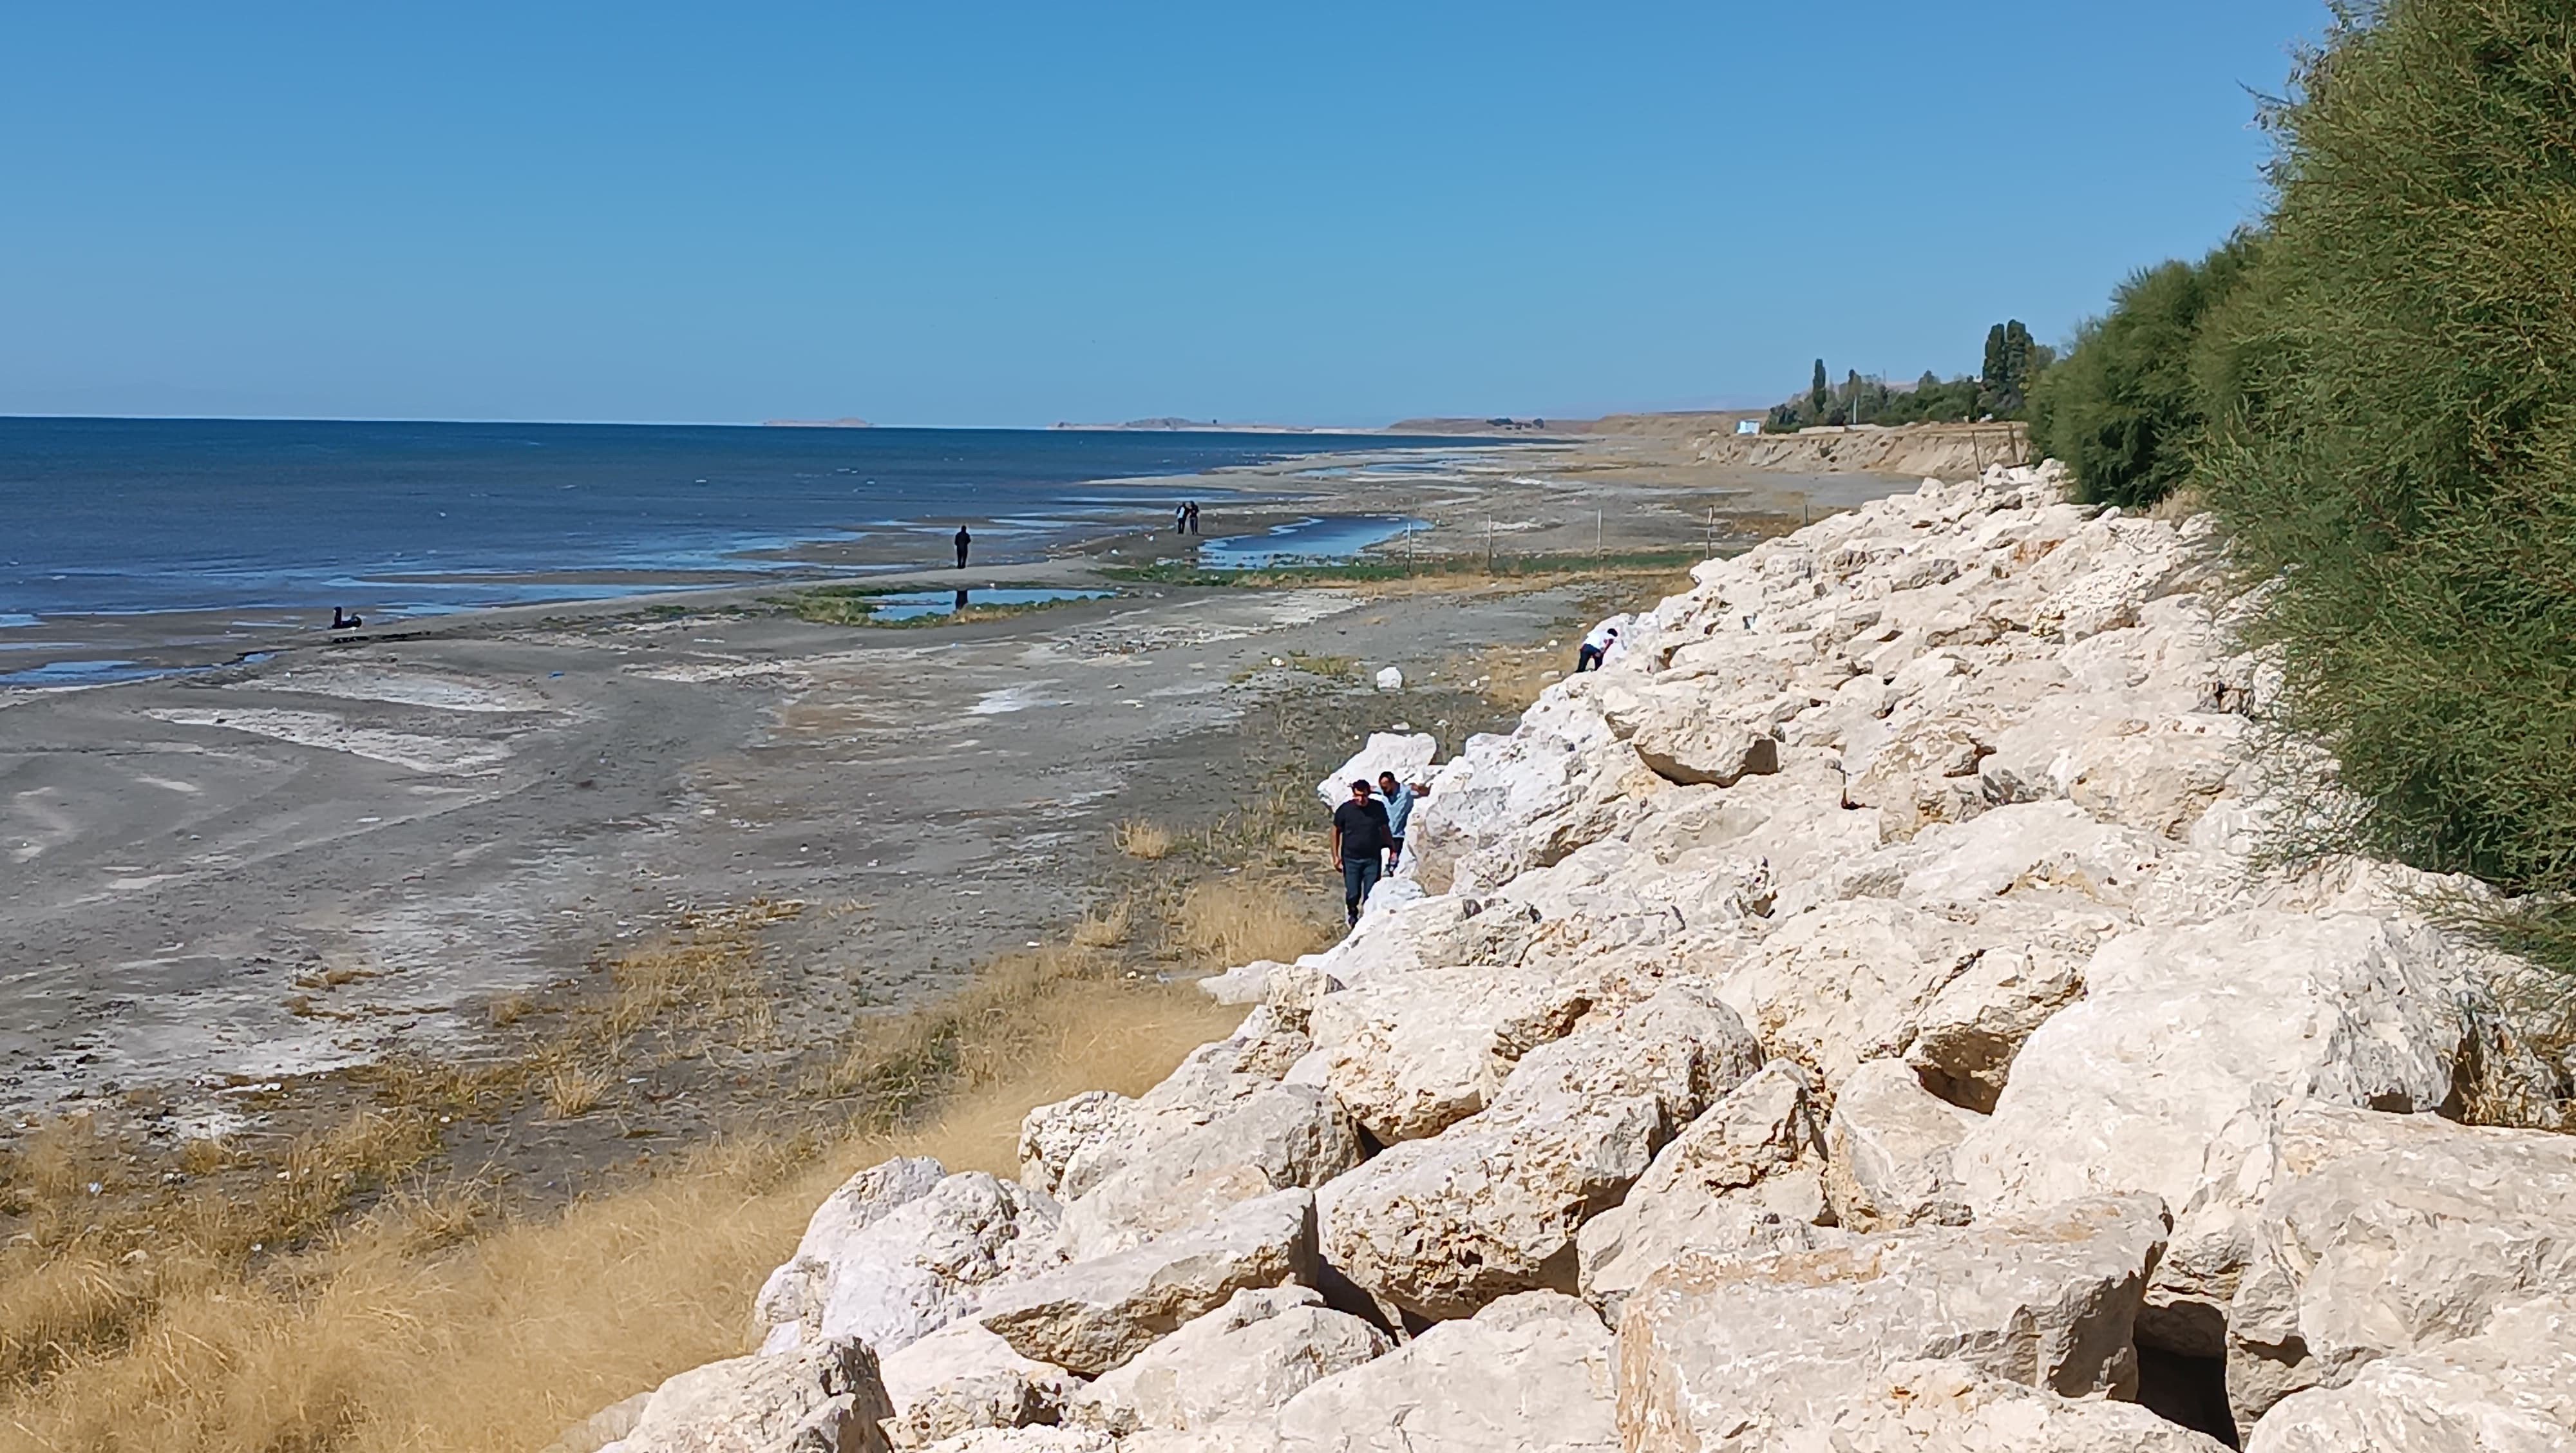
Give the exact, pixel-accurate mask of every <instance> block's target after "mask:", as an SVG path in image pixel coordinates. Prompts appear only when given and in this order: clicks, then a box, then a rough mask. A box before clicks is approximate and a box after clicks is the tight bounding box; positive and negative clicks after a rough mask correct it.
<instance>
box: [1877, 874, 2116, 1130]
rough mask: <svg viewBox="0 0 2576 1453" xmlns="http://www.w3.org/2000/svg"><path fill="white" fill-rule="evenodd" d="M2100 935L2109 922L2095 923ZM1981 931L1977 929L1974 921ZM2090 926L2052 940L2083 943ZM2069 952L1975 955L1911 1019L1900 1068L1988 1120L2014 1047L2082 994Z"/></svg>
mask: <svg viewBox="0 0 2576 1453" xmlns="http://www.w3.org/2000/svg"><path fill="white" fill-rule="evenodd" d="M2096 921H2097V922H2099V923H2100V925H2101V927H2102V928H2103V929H2104V930H2106V931H2107V930H2108V929H2109V928H2110V926H2111V921H2110V920H2109V919H2100V920H2096ZM1981 926H1982V922H1981ZM2089 926H2090V924H2084V925H2079V926H2077V929H2076V931H2075V932H2074V933H2068V934H2061V935H2058V937H2059V938H2060V939H2061V940H2063V939H2065V938H2074V939H2078V940H2079V941H2080V940H2083V939H2087V938H2089V937H2090V935H2089V934H2085V933H2083V932H2082V929H2083V928H2084V927H2089ZM2087 957H2090V954H2089V952H2088V953H2086V954H2080V955H2079V954H2077V953H2074V952H2070V951H2069V947H2068V946H2064V945H2063V944H2062V942H2061V943H2052V942H2049V941H2047V939H2046V938H2035V939H2033V938H2024V939H2022V940H2021V941H2018V942H2013V943H2006V944H1997V945H1994V946H1992V947H1989V948H1986V949H1983V950H1981V951H1979V953H1978V954H1977V956H1976V958H1975V959H1973V960H1971V961H1970V962H1969V963H1968V965H1967V966H1966V967H1965V968H1963V969H1961V970H1960V971H1959V972H1958V973H1957V974H1956V975H1955V976H1953V977H1952V978H1951V979H1950V981H1949V982H1947V983H1945V984H1943V985H1942V986H1941V987H1940V988H1939V989H1937V990H1935V991H1934V992H1933V995H1932V998H1931V999H1930V1001H1929V1002H1927V1003H1925V1004H1924V1005H1923V1007H1922V1009H1921V1010H1920V1011H1919V1012H1918V1013H1917V1014H1916V1015H1915V1016H1914V1040H1913V1042H1912V1043H1911V1044H1909V1045H1907V1046H1906V1048H1905V1062H1906V1063H1907V1064H1909V1065H1912V1066H1913V1067H1914V1069H1915V1071H1916V1072H1917V1073H1918V1074H1920V1075H1921V1076H1922V1077H1923V1079H1924V1081H1925V1082H1926V1084H1927V1085H1937V1086H1939V1087H1940V1088H1939V1094H1940V1096H1941V1098H1942V1099H1945V1100H1948V1101H1949V1102H1950V1103H1952V1104H1954V1105H1958V1106H1960V1107H1962V1108H1964V1109H1969V1110H1974V1111H1976V1112H1977V1113H1979V1114H1981V1115H1983V1114H1990V1113H1992V1112H1993V1110H1994V1108H1995V1102H1996V1101H1997V1100H1998V1099H2001V1098H2002V1096H2003V1092H2004V1085H2005V1083H2006V1082H2007V1081H2008V1080H2010V1079H2011V1077H2012V1063H2013V1059H2014V1057H2015V1056H2017V1055H2019V1054H2020V1053H2021V1047H2022V1045H2023V1044H2024V1043H2026V1042H2027V1041H2028V1040H2029V1039H2030V1037H2031V1036H2032V1035H2033V1034H2036V1033H2037V1032H2038V1031H2039V1027H2040V1026H2041V1025H2043V1024H2045V1023H2047V1022H2048V1021H2049V1019H2050V1017H2051V1016H2053V1015H2055V1014H2056V1013H2057V1011H2058V1010H2060V1009H2063V1008H2065V1007H2066V1006H2067V1005H2069V1004H2072V1003H2074V1002H2075V1001H2076V1000H2077V999H2079V998H2082V997H2083V995H2084V960H2085V959H2086V958H2087Z"/></svg>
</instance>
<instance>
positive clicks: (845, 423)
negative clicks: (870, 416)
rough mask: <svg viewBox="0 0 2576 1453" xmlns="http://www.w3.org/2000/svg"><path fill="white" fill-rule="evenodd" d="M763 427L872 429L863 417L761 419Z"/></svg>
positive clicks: (873, 426) (872, 426) (871, 425)
mask: <svg viewBox="0 0 2576 1453" xmlns="http://www.w3.org/2000/svg"><path fill="white" fill-rule="evenodd" d="M760 427H762V428H764V429H873V428H875V427H876V425H874V424H871V423H869V422H868V421H867V420H865V419H763V420H761V421H760Z"/></svg>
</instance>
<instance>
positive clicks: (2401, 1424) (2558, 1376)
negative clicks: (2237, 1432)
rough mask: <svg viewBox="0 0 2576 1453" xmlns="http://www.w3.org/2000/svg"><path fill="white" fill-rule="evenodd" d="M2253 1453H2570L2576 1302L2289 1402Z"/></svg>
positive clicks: (2574, 1419) (2507, 1321)
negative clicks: (2360, 1451) (2358, 1452)
mask: <svg viewBox="0 0 2576 1453" xmlns="http://www.w3.org/2000/svg"><path fill="white" fill-rule="evenodd" d="M2245 1449H2246V1453H2354V1450H2358V1449H2368V1450H2370V1453H2567V1450H2569V1449H2576V1304H2570V1303H2568V1302H2564V1301H2559V1302H2543V1303H2535V1304H2532V1305H2528V1306H2522V1307H2512V1308H2508V1309H2506V1310H2504V1311H2501V1312H2498V1313H2497V1314H2496V1315H2495V1316H2494V1318H2493V1319H2491V1320H2490V1321H2489V1322H2488V1324H2487V1329H2486V1330H2485V1331H2483V1332H2481V1333H2479V1334H2478V1335H2477V1336H2475V1337H2469V1338H2464V1339H2462V1340H2460V1341H2457V1342H2448V1343H2445V1344H2443V1345H2442V1346H2440V1347H2438V1348H2435V1349H2432V1350H2430V1351H2424V1352H2416V1353H2411V1354H2408V1355H2405V1356H2399V1357H2387V1358H2382V1359H2381V1360H2379V1361H2377V1362H2373V1363H2371V1364H2370V1365H2369V1366H2367V1367H2364V1368H2362V1369H2361V1371H2360V1372H2359V1373H2357V1374H2355V1375H2354V1377H2353V1379H2352V1380H2351V1381H2350V1382H2348V1383H2346V1384H2344V1385H2343V1386H2341V1387H2336V1388H2316V1389H2311V1390H2310V1391H2307V1392H2302V1393H2297V1394H2294V1395H2292V1396H2291V1397H2288V1398H2286V1399H2284V1400H2282V1402H2281V1403H2280V1404H2279V1405H2278V1406H2276V1407H2274V1408H2273V1409H2272V1410H2271V1411H2270V1412H2269V1413H2266V1414H2265V1415H2264V1417H2263V1421H2261V1422H2259V1423H2257V1424H2255V1425H2254V1431H2253V1434H2252V1436H2250V1437H2249V1438H2247V1439H2246V1441H2245Z"/></svg>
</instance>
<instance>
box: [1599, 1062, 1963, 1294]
mask: <svg viewBox="0 0 2576 1453" xmlns="http://www.w3.org/2000/svg"><path fill="white" fill-rule="evenodd" d="M1945 1108H1946V1107H1945ZM1824 1162H1825V1155H1824V1137H1823V1135H1822V1133H1821V1132H1820V1130H1819V1129H1818V1127H1817V1124H1816V1113H1815V1106H1814V1104H1813V1101H1812V1098H1811V1095H1810V1091H1809V1086H1808V1080H1807V1075H1806V1072H1805V1071H1803V1070H1801V1069H1799V1068H1798V1067H1797V1066H1796V1065H1794V1064H1791V1063H1790V1062H1788V1061H1787V1060H1773V1061H1772V1062H1771V1063H1770V1064H1768V1065H1765V1066H1763V1067H1762V1070H1761V1072H1760V1073H1759V1074H1756V1075H1755V1076H1754V1077H1753V1078H1751V1079H1749V1080H1746V1081H1745V1082H1744V1083H1743V1084H1740V1085H1738V1086H1736V1087H1735V1088H1734V1089H1733V1090H1731V1091H1729V1092H1728V1093H1727V1095H1726V1097H1725V1098H1724V1099H1721V1100H1719V1101H1718V1102H1717V1103H1716V1104H1715V1105H1712V1106H1710V1107H1709V1108H1708V1110H1707V1111H1706V1112H1705V1113H1703V1114H1702V1115H1701V1116H1700V1117H1699V1118H1698V1119H1696V1120H1693V1121H1692V1122H1691V1123H1690V1124H1689V1125H1687V1126H1685V1127H1683V1129H1682V1132H1681V1134H1679V1135H1676V1136H1674V1137H1673V1140H1672V1143H1671V1144H1669V1145H1666V1146H1665V1147H1664V1148H1663V1149H1662V1150H1659V1151H1657V1152H1656V1153H1655V1158H1654V1161H1653V1162H1652V1163H1651V1164H1649V1165H1648V1166H1647V1167H1646V1173H1645V1174H1644V1175H1643V1176H1640V1177H1639V1178H1638V1180H1637V1184H1636V1185H1635V1186H1634V1187H1632V1188H1631V1189H1630V1190H1629V1192H1628V1198H1627V1199H1626V1200H1624V1201H1622V1202H1620V1203H1619V1204H1618V1205H1616V1206H1613V1207H1612V1208H1610V1209H1609V1210H1607V1211H1604V1212H1602V1213H1601V1214H1600V1215H1598V1216H1595V1217H1593V1218H1592V1219H1591V1220H1590V1221H1587V1222H1585V1223H1584V1225H1583V1229H1582V1230H1581V1231H1580V1232H1579V1233H1577V1235H1576V1238H1575V1255H1576V1276H1577V1280H1578V1283H1579V1284H1580V1286H1581V1289H1582V1293H1583V1299H1584V1300H1585V1301H1587V1302H1590V1303H1591V1304H1592V1305H1593V1306H1594V1307H1596V1308H1598V1309H1599V1310H1600V1312H1601V1315H1602V1316H1603V1317H1604V1318H1607V1319H1609V1320H1611V1321H1614V1322H1615V1321H1616V1320H1618V1316H1619V1309H1620V1307H1621V1306H1622V1305H1624V1304H1625V1303H1626V1301H1627V1299H1628V1296H1629V1294H1630V1293H1632V1292H1634V1291H1635V1290H1636V1289H1637V1287H1638V1285H1639V1284H1640V1283H1642V1282H1643V1281H1644V1280H1645V1279H1646V1277H1647V1276H1648V1274H1650V1273H1652V1272H1653V1271H1654V1270H1655V1269H1656V1268H1658V1267H1661V1266H1664V1265H1666V1264H1668V1263H1669V1262H1671V1261H1672V1260H1673V1259H1674V1258H1675V1257H1676V1256H1678V1255H1680V1254H1681V1253H1682V1252H1683V1251H1685V1250H1717V1251H1726V1250H1737V1249H1741V1248H1743V1247H1745V1246H1747V1245H1750V1244H1754V1243H1755V1242H1756V1241H1757V1239H1758V1240H1759V1241H1760V1243H1761V1244H1763V1245H1765V1246H1777V1245H1779V1244H1781V1241H1782V1239H1784V1238H1795V1239H1798V1240H1801V1241H1803V1240H1805V1239H1806V1237H1805V1234H1804V1228H1807V1227H1813V1226H1816V1225H1819V1224H1821V1223H1825V1222H1829V1221H1831V1220H1832V1219H1833V1213H1832V1211H1831V1209H1830V1208H1829V1207H1828V1206H1827V1204H1826V1200H1825V1184H1824V1176H1823V1174H1822V1171H1823V1167H1824Z"/></svg>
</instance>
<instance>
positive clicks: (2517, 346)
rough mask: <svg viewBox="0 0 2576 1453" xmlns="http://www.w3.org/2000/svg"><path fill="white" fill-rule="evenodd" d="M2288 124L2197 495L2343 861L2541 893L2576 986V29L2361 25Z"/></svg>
mask: <svg viewBox="0 0 2576 1453" xmlns="http://www.w3.org/2000/svg"><path fill="white" fill-rule="evenodd" d="M2271 119H2272V122H2273V125H2274V128H2275V130H2276V133H2277V136H2278V138H2279V141H2278V154H2277V159H2276V161H2275V164H2274V173H2273V180H2274V184H2275V186H2276V188H2277V197H2278V200H2277V202H2276V204H2275V207H2274V211H2273V215H2272V217H2271V219H2270V229H2269V230H2270V236H2269V238H2268V239H2267V240H2266V242H2265V243H2264V244H2263V248H2262V253H2263V255H2262V259H2261V265H2260V268H2259V275H2258V277H2257V278H2256V279H2255V283H2256V285H2255V286H2253V287H2251V288H2249V289H2248V290H2246V292H2245V293H2244V295H2242V296H2241V297H2239V298H2236V299H2232V300H2231V301H2230V303H2229V305H2228V307H2227V308H2226V309H2225V310H2224V311H2223V313H2222V314H2221V316H2220V317H2219V319H2218V321H2217V322H2216V323H2215V324H2214V325H2213V331H2214V333H2215V335H2216V342H2215V346H2213V347H2212V348H2209V349H2205V350H2203V351H2202V355H2201V365H2202V366H2201V375H2202V381H2201V386H2202V387H2203V388H2204V389H2208V390H2217V391H2225V392H2230V393H2232V397H2229V398H2227V399H2226V400H2225V402H2224V406H2223V407H2221V408H2219V409H2217V410H2216V411H2215V412H2214V414H2213V416H2212V422H2211V425H2210V430H2209V432H2210V436H2211V437H2210V439H2209V441H2208V444H2207V445H2206V447H2205V448H2204V449H2203V451H2202V459H2201V461H2200V466H2201V467H2200V469H2199V471H2198V474H2197V482H2198V483H2199V485H2200V487H2201V488H2202V489H2203V490H2204V491H2205V493H2206V495H2207V497H2208V498H2209V500H2210V502H2211V504H2212V505H2213V507H2214V508H2215V509H2216V510H2217V511H2218V513H2219V515H2220V519H2221V523H2222V524H2223V525H2224V526H2225V527H2226V530H2227V533H2228V536H2229V539H2230V542H2231V546H2232V549H2233V550H2234V552H2235V559H2236V563H2237V564H2238V565H2239V566H2240V567H2241V568H2242V569H2243V570H2244V571H2245V572H2246V574H2247V579H2248V580H2249V582H2251V581H2263V582H2270V583H2269V584H2268V585H2267V586H2266V587H2265V589H2264V590H2263V591H2262V592H2261V593H2260V594H2259V595H2258V596H2256V597H2255V599H2256V601H2257V602H2258V605H2259V615H2258V617H2257V622H2256V627H2255V629H2256V631H2257V635H2258V639H2259V640H2262V641H2265V642H2268V643H2270V644H2271V645H2273V646H2275V647H2276V648H2277V649H2278V651H2279V654H2280V660H2281V663H2282V668H2283V671H2284V679H2283V682H2282V685H2281V688H2280V692H2279V700H2278V703H2277V709H2278V711H2279V713H2280V717H2281V720H2282V722H2283V724H2285V725H2287V726H2289V727H2292V728H2294V729H2297V730H2299V731H2301V732H2303V733H2304V734H2306V735H2308V736H2310V737H2312V738H2313V739H2314V740H2317V741H2319V742H2321V743H2322V744H2324V745H2325V746H2326V747H2328V748H2330V749H2331V750H2332V751H2333V753H2334V754H2335V756H2336V758H2337V759H2338V760H2339V762H2340V764H2341V768H2340V770H2341V785H2342V787H2343V788H2344V789H2345V792H2344V794H2343V795H2344V797H2345V798H2347V799H2348V800H2349V801H2350V803H2351V804H2352V808H2351V811H2350V813H2349V815H2348V818H2346V819H2344V820H2341V821H2339V822H2338V823H2337V824H2336V833H2335V837H2336V838H2337V839H2338V841H2339V843H2340V844H2341V845H2345V846H2350V847H2353V848H2358V849H2361V850H2365V851H2369V852H2374V853H2379V854H2384V855H2388V856H2393V857H2396V858H2399V859H2401V860H2403V861H2406V862H2409V863H2412V864H2414V865H2416V866H2419V867H2422V868H2427V869H2431V870H2434V871H2440V872H2448V871H2465V872H2470V873H2474V874H2476V875H2478V876H2479V877H2482V878H2484V879H2486V880H2488V881H2490V882H2492V883H2494V884H2496V885H2498V886H2500V887H2502V888H2504V889H2506V890H2508V891H2509V892H2513V893H2516V894H2530V895H2534V896H2533V897H2532V898H2530V899H2528V900H2526V901H2525V903H2524V904H2523V905H2522V906H2521V907H2519V908H2517V909H2515V910H2513V911H2511V912H2510V913H2507V914H2505V915H2504V916H2503V917H2502V918H2500V919H2498V920H2497V922H2498V923H2499V924H2500V925H2501V926H2502V927H2503V928H2505V929H2506V930H2507V931H2508V932H2509V935H2510V936H2511V937H2512V938H2513V940H2514V941H2515V942H2516V943H2517V945H2518V946H2521V947H2524V948H2527V949H2532V950H2536V951H2539V952H2541V953H2542V954H2543V955H2544V956H2545V957H2548V958H2550V959H2553V960H2554V961H2556V962H2558V963H2559V964H2560V965H2561V966H2566V965H2569V964H2571V963H2576V953H2571V949H2576V910H2571V908H2570V905H2571V903H2576V897H2571V895H2572V894H2576V7H2570V6H2569V5H2567V4H2565V3H2563V0H2387V3H2385V4H2384V5H2381V6H2378V7H2375V8H2374V9H2372V10H2371V11H2369V12H2366V13H2365V12H2360V11H2347V12H2345V13H2344V15H2343V17H2342V23H2341V24H2340V25H2339V26H2338V27H2337V28H2336V30H2335V31H2334V32H2333V33H2332V35H2331V36H2330V38H2329V40H2328V43H2327V45H2326V46H2325V47H2324V48H2323V49H2322V50H2321V51H2319V52H2317V53H2316V54H2314V55H2312V56H2309V57H2306V58H2305V60H2304V62H2303V65H2302V68H2301V75H2300V86H2299V95H2298V98H2297V99H2296V100H2294V101H2293V102H2290V103H2287V104H2285V105H2283V106H2282V107H2280V108H2278V110H2277V111H2276V113H2275V114H2274V115H2273V117H2272V118H2271ZM2106 326H2107V323H2106ZM2082 356H2083V350H2082V349H2079V350H2078V353H2077V360H2081V358H2082ZM2074 361H2075V360H2071V361H2070V362H2071V363H2072V362H2074ZM2162 377H2163V375H2162V374H2159V378H2162ZM2160 458H2161V456H2160V455H2159V459H2160ZM2160 467H2161V466H2160V464H2159V468H2160ZM2155 477H2158V478H2161V477H2164V476H2163V475H2162V474H2161V473H2159V474H2157V475H2156V476H2155Z"/></svg>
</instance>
